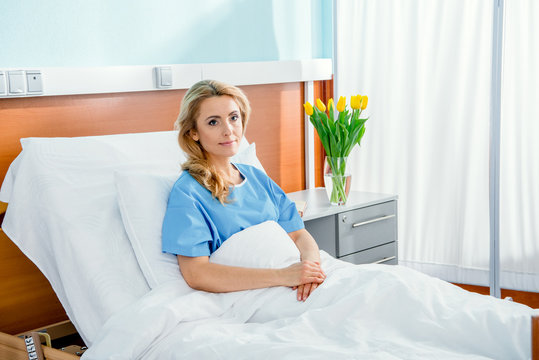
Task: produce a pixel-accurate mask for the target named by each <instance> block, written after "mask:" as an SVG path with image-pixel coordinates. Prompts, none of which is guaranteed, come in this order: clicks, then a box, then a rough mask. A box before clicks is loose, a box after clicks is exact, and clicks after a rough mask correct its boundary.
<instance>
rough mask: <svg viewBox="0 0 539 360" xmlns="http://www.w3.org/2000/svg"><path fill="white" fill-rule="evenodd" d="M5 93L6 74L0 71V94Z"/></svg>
mask: <svg viewBox="0 0 539 360" xmlns="http://www.w3.org/2000/svg"><path fill="white" fill-rule="evenodd" d="M6 93H7V86H6V74H5V73H4V72H3V71H0V96H3V95H6Z"/></svg>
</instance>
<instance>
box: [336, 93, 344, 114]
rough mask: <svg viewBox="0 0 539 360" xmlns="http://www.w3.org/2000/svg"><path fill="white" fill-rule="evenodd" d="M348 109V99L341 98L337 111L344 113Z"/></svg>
mask: <svg viewBox="0 0 539 360" xmlns="http://www.w3.org/2000/svg"><path fill="white" fill-rule="evenodd" d="M345 107H346V98H345V97H344V96H341V97H340V98H339V102H338V103H337V111H339V112H343V111H344V109H345Z"/></svg>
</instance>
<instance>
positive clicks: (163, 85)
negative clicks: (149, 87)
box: [155, 66, 172, 89]
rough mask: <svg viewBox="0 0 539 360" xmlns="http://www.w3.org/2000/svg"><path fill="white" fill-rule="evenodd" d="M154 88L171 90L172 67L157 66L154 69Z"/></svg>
mask: <svg viewBox="0 0 539 360" xmlns="http://www.w3.org/2000/svg"><path fill="white" fill-rule="evenodd" d="M155 80H156V81H155V86H156V87H157V88H158V89H170V88H172V67H170V66H158V67H156V68H155Z"/></svg>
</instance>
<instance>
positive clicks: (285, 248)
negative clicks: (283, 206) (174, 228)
mask: <svg viewBox="0 0 539 360" xmlns="http://www.w3.org/2000/svg"><path fill="white" fill-rule="evenodd" d="M299 261H300V253H299V250H298V248H297V247H296V245H295V244H294V242H293V241H292V239H291V238H290V236H289V235H288V234H287V233H286V231H285V230H284V229H283V228H282V227H281V225H279V224H278V223H276V222H275V221H266V222H263V223H261V224H258V225H254V226H251V227H248V228H247V229H244V230H242V231H240V232H238V233H236V234H234V235H232V236H231V237H229V238H228V239H227V240H226V241H225V242H224V243H223V244H222V245H221V246H220V247H219V249H217V250H216V251H215V252H214V253H213V254H212V255H211V257H210V262H213V263H216V264H222V265H231V266H242V267H250V268H272V269H278V268H283V267H287V266H289V265H292V264H294V263H297V262H299Z"/></svg>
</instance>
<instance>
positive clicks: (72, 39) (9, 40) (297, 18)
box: [0, 0, 333, 68]
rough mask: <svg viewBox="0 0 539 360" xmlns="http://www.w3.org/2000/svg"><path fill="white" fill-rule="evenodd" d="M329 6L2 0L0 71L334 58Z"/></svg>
mask: <svg viewBox="0 0 539 360" xmlns="http://www.w3.org/2000/svg"><path fill="white" fill-rule="evenodd" d="M331 11H332V1H331V0H145V1H142V0H46V1H44V0H1V2H0V24H2V26H1V28H0V68H2V67H3V68H6V67H52V66H54V67H64V66H65V67H71V66H75V67H77V66H121V65H155V64H189V63H212V62H241V61H271V60H300V59H313V58H331V57H332V38H333V36H332V34H331V29H332V26H331V21H332V13H331Z"/></svg>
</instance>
